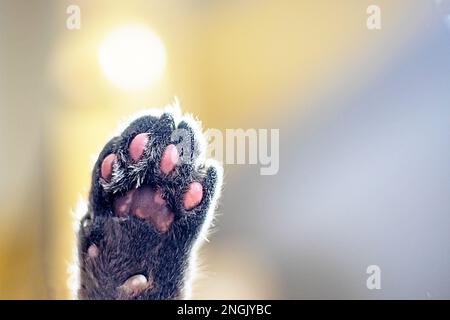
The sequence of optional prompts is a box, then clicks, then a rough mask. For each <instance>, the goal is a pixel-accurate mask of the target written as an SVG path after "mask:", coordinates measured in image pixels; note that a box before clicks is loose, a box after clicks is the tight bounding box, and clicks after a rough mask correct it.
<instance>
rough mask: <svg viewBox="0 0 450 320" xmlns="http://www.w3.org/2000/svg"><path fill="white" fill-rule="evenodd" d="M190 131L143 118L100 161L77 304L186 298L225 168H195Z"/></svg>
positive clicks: (184, 125) (186, 125) (82, 235)
mask: <svg viewBox="0 0 450 320" xmlns="http://www.w3.org/2000/svg"><path fill="white" fill-rule="evenodd" d="M190 124H191V125H192V122H189V121H183V120H182V121H180V122H179V123H177V124H176V123H175V121H174V120H173V118H172V115H171V114H170V113H164V114H162V115H161V116H160V117H154V116H143V117H141V118H138V119H137V120H135V121H133V122H132V123H131V124H130V125H129V126H128V127H127V128H126V129H125V130H124V131H123V132H122V134H121V135H120V136H117V137H114V138H113V139H111V141H109V142H108V143H107V144H106V146H105V147H104V149H103V151H102V152H101V153H100V155H99V158H98V160H97V162H96V163H95V166H94V169H93V173H92V186H91V191H90V196H89V206H88V212H87V214H86V215H85V216H84V217H83V219H82V220H81V221H80V229H79V233H78V239H79V243H78V246H79V247H78V260H79V270H80V274H79V276H80V284H79V288H78V298H80V299H138V300H143V299H179V298H186V297H185V295H184V294H185V291H184V288H185V286H186V285H187V282H188V281H189V279H188V271H189V268H190V267H191V260H192V256H193V255H194V254H195V248H196V247H197V244H198V242H199V241H201V236H200V235H201V234H202V233H203V232H205V231H206V230H207V228H208V225H209V222H210V221H211V219H212V215H213V211H214V209H215V202H216V200H217V198H218V193H219V191H220V187H221V168H220V167H219V166H217V165H215V164H214V165H209V166H206V165H205V164H204V163H202V162H201V161H200V162H199V161H197V159H198V157H199V155H200V154H201V152H202V150H201V149H200V148H201V146H202V144H199V143H198V139H199V138H200V136H199V135H200V134H201V133H199V132H196V131H195V130H194V129H192V126H191V125H190ZM138 135H139V137H137V136H138ZM182 140H183V141H184V142H186V141H188V142H189V143H188V144H187V145H186V144H183V143H182ZM170 145H172V146H171V147H168V146H170ZM175 147H176V148H175Z"/></svg>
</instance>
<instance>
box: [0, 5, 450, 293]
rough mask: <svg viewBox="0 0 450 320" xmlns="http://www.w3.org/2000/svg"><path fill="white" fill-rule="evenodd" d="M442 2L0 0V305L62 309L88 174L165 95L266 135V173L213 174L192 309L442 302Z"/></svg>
mask: <svg viewBox="0 0 450 320" xmlns="http://www.w3.org/2000/svg"><path fill="white" fill-rule="evenodd" d="M372 4H375V5H378V6H379V7H380V8H381V26H382V28H381V29H380V30H368V28H367V27H366V20H367V18H368V14H367V13H366V10H367V7H368V6H369V5H372ZM449 4H450V1H446V0H441V1H431V0H430V1H410V0H397V1H389V0H385V1H381V0H343V1H334V0H304V1H275V0H273V1H257V0H248V1H236V0H230V1H200V0H187V1H186V0H183V1H181V0H179V1H178V0H177V1H176V0H167V1H150V0H145V1H144V0H127V1H104V0H96V1H87V0H85V1H75V0H74V1H56V0H48V1H38V0H36V1H25V0H14V1H13V0H0V150H1V151H0V152H1V157H0V172H1V180H0V201H1V206H0V208H1V209H0V298H3V299H18V298H25V299H66V298H70V294H69V290H68V287H67V279H68V273H67V269H68V266H69V264H70V261H71V257H72V247H73V244H74V241H75V237H74V233H73V230H72V216H71V211H72V210H74V209H75V208H76V206H77V202H78V200H79V199H80V198H81V197H85V196H86V195H87V193H88V191H89V185H90V171H91V166H92V159H94V158H95V156H96V153H97V152H99V150H100V149H101V148H102V147H103V145H104V143H105V142H106V141H107V140H108V139H109V137H110V136H111V134H112V133H114V132H115V130H116V128H117V125H118V123H119V122H120V121H121V120H123V119H125V118H127V117H128V116H129V115H130V114H131V113H133V112H135V111H138V110H142V109H143V108H145V107H158V106H164V105H166V104H169V103H171V102H173V100H174V97H175V96H177V97H178V98H179V99H180V102H181V105H182V107H183V111H186V112H192V113H194V114H196V115H197V116H198V117H199V118H201V119H202V121H203V126H204V128H205V129H206V128H218V129H221V130H224V129H225V128H244V129H248V128H267V129H271V128H276V129H279V130H280V170H279V172H278V174H276V175H272V176H262V175H260V172H259V167H258V166H255V165H225V187H224V191H223V196H222V199H221V202H220V207H219V210H218V212H219V216H218V219H217V223H216V228H215V233H213V234H212V236H211V237H210V240H211V242H210V243H208V244H207V245H205V246H204V247H203V249H202V258H201V261H202V272H201V274H200V276H199V278H198V280H197V281H196V282H195V286H194V298H210V299H216V298H235V299H241V298H256V299H259V298H274V299H310V298H322V299H329V298H337V299H344V298H356V299H379V298H387V299H391V298H413V299H441V298H447V299H448V298H450V275H449V270H450V235H449V227H450V197H449V187H450V186H449V182H450V139H449V138H450V131H449V128H450V126H449V124H450V123H449V121H450V90H449V89H450V87H449V86H450V5H449ZM72 5H76V6H78V7H75V8H79V9H80V19H81V20H80V21H81V24H80V28H79V29H77V28H75V29H71V28H70V26H72V27H73V26H74V24H73V20H70V19H69V18H70V17H72V16H73V14H74V12H75V14H76V10H75V11H73V8H74V7H70V6H72ZM69 7H70V8H69ZM68 8H69V13H67V10H68ZM68 19H69V21H68ZM68 23H69V28H68V26H67V24H68ZM71 23H72V24H71ZM75 26H76V23H75ZM128 49H133V50H128ZM149 57H150V58H149ZM369 265H378V266H379V267H380V269H381V289H380V290H368V289H367V287H366V279H367V277H368V276H369V275H368V274H366V268H367V267H368V266H369Z"/></svg>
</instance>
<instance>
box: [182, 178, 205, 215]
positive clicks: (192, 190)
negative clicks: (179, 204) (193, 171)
mask: <svg viewBox="0 0 450 320" xmlns="http://www.w3.org/2000/svg"><path fill="white" fill-rule="evenodd" d="M202 198H203V187H202V185H201V184H200V183H199V182H192V183H191V184H190V185H189V189H188V191H187V192H186V193H185V194H184V198H183V205H184V207H185V208H186V209H187V210H191V209H193V208H195V207H196V206H198V205H199V204H200V202H201V201H202Z"/></svg>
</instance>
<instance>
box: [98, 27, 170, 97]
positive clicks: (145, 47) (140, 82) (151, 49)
mask: <svg viewBox="0 0 450 320" xmlns="http://www.w3.org/2000/svg"><path fill="white" fill-rule="evenodd" d="M98 58H99V63H100V66H101V68H102V70H103V72H104V74H105V75H106V77H107V78H108V79H109V80H110V81H111V82H112V83H113V84H114V85H115V86H117V87H119V88H121V89H124V90H144V89H147V88H149V87H150V86H151V85H152V84H154V83H155V81H157V80H158V79H159V78H160V77H161V75H162V73H163V71H164V67H165V64H166V52H165V49H164V45H163V44H162V42H161V40H160V39H159V38H158V36H157V35H156V34H155V33H154V32H153V31H152V30H150V29H149V28H147V27H144V26H139V25H130V26H124V27H120V28H118V29H116V30H114V31H112V32H111V33H110V34H109V35H108V36H107V37H106V39H105V40H104V41H103V42H102V44H101V46H100V48H99V52H98Z"/></svg>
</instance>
